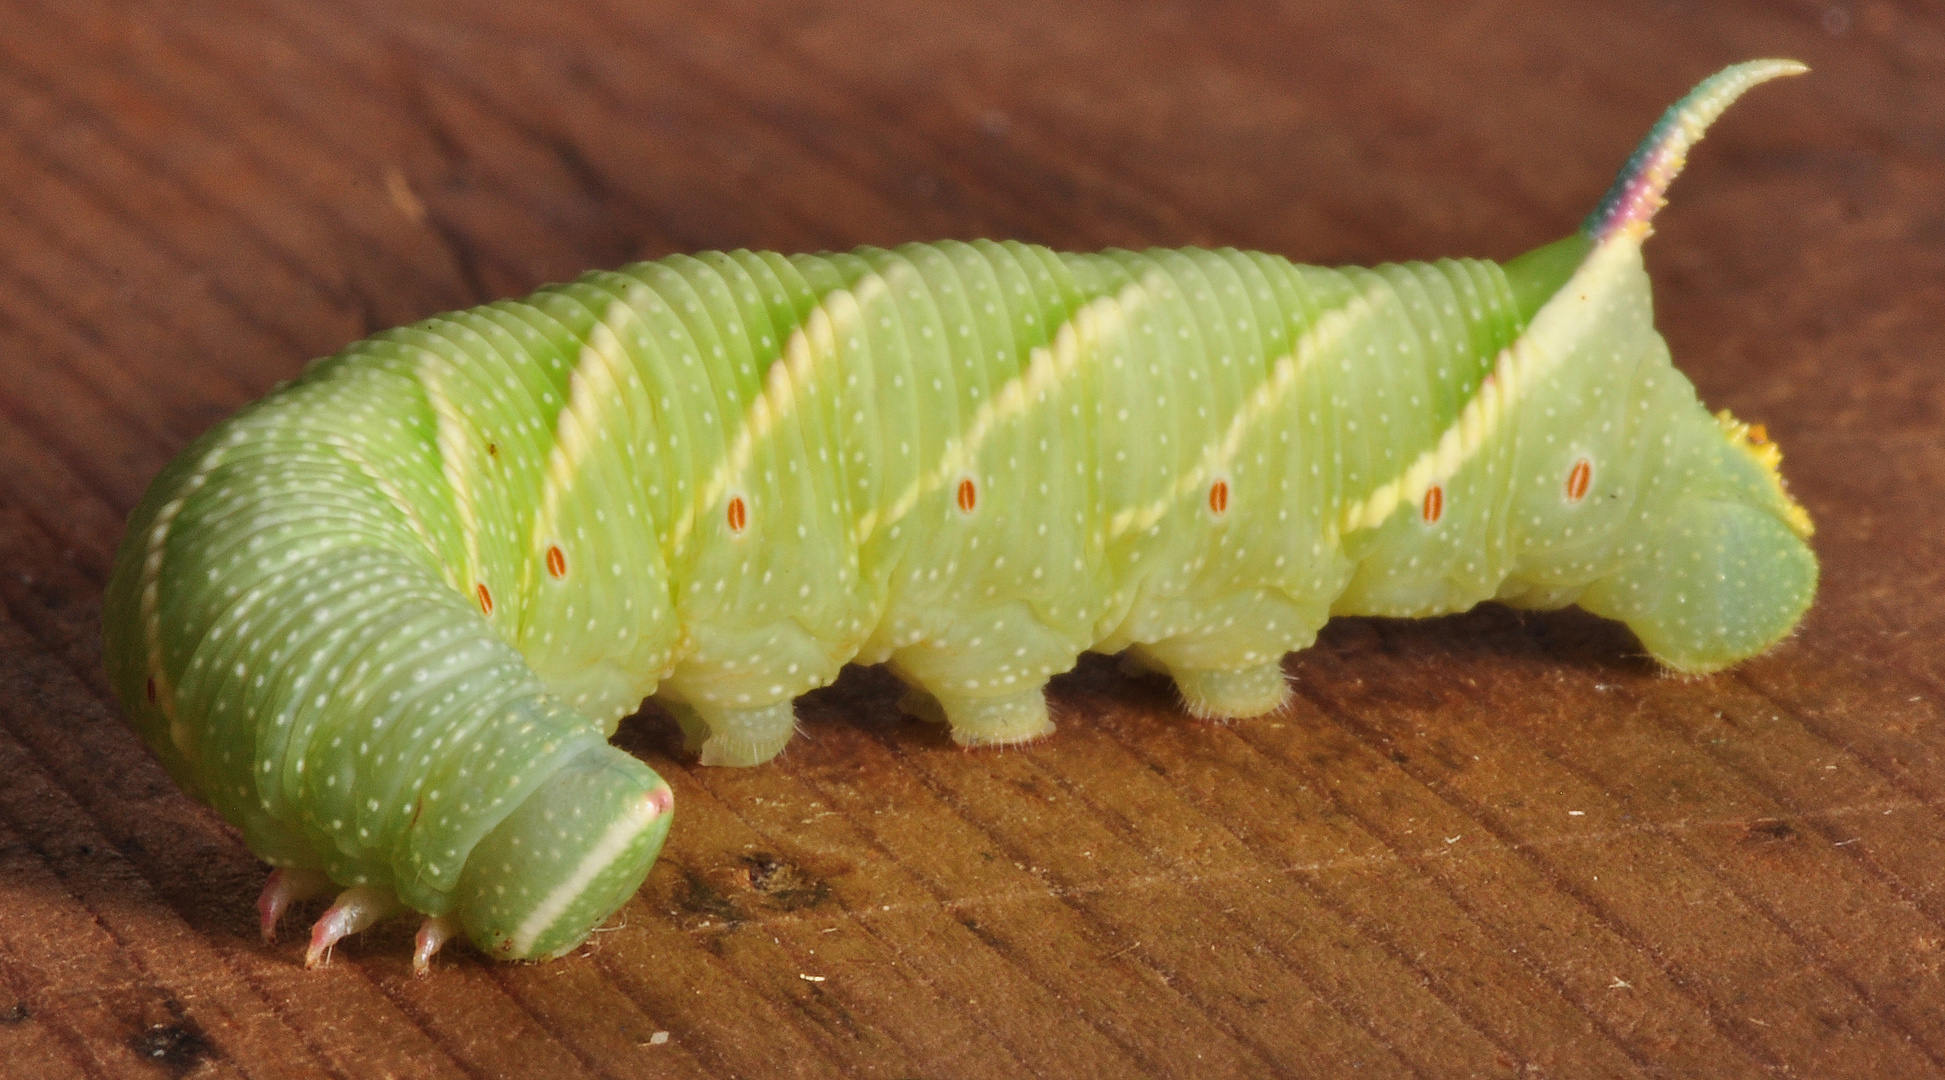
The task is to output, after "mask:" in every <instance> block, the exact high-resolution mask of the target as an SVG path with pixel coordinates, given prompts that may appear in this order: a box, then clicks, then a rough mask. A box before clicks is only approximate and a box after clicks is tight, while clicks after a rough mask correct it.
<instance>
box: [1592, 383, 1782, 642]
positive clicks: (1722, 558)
mask: <svg viewBox="0 0 1945 1080" xmlns="http://www.w3.org/2000/svg"><path fill="white" fill-rule="evenodd" d="M1714 420H1715V423H1713V424H1709V423H1706V422H1700V421H1698V422H1697V423H1694V424H1691V425H1688V427H1689V429H1690V431H1691V433H1692V434H1691V436H1690V438H1689V439H1688V440H1686V441H1687V442H1688V443H1689V444H1690V450H1689V452H1688V453H1687V454H1685V455H1682V458H1683V459H1685V460H1686V461H1688V462H1689V465H1688V466H1687V467H1685V468H1684V469H1683V471H1682V475H1684V476H1687V477H1691V478H1692V479H1690V480H1689V482H1688V484H1687V485H1686V487H1685V489H1684V490H1683V491H1682V492H1681V494H1680V495H1679V496H1678V497H1677V498H1675V499H1674V500H1673V501H1672V503H1671V504H1670V505H1669V507H1668V512H1667V513H1666V514H1664V515H1662V516H1661V517H1660V519H1659V520H1658V521H1656V522H1654V523H1653V524H1652V525H1651V526H1650V527H1649V528H1648V530H1647V535H1646V539H1645V540H1643V541H1642V543H1643V544H1644V545H1645V547H1646V550H1647V557H1646V558H1644V559H1642V560H1640V561H1638V562H1636V563H1634V564H1633V565H1630V566H1628V567H1627V568H1625V569H1623V570H1621V571H1620V572H1618V573H1615V574H1613V575H1610V576H1608V577H1606V578H1603V579H1601V580H1599V581H1596V582H1594V584H1593V585H1592V586H1590V587H1589V588H1588V590H1587V592H1586V593H1585V594H1583V595H1582V597H1581V600H1580V603H1581V606H1583V607H1585V608H1587V609H1588V610H1590V611H1594V612H1596V613H1598V614H1603V615H1609V616H1611V617H1614V618H1619V619H1621V620H1622V621H1624V622H1626V623H1627V624H1628V626H1629V627H1630V628H1631V629H1632V630H1634V632H1635V635H1636V636H1637V637H1639V638H1640V639H1641V643H1642V644H1643V645H1645V646H1647V648H1648V651H1649V652H1650V653H1651V654H1653V655H1654V657H1655V659H1657V660H1659V661H1660V662H1661V663H1663V664H1665V665H1667V666H1668V667H1669V668H1672V669H1673V670H1675V671H1677V672H1681V673H1683V674H1687V675H1700V674H1705V673H1707V672H1711V671H1715V670H1718V669H1720V668H1724V667H1727V666H1729V665H1730V664H1733V663H1735V662H1736V661H1738V660H1741V659H1743V658H1745V657H1749V656H1754V655H1756V654H1757V653H1760V652H1762V651H1763V650H1765V649H1767V648H1769V647H1770V646H1771V645H1774V644H1775V643H1776V642H1778V641H1779V640H1781V639H1782V638H1783V637H1785V636H1786V635H1788V634H1789V632H1790V630H1791V629H1792V628H1794V627H1795V626H1796V624H1797V622H1798V620H1800V619H1801V618H1802V617H1803V613H1804V612H1805V611H1806V610H1808V609H1809V607H1810V601H1811V599H1812V598H1813V597H1814V595H1815V594H1816V589H1817V558H1816V555H1815V554H1814V553H1813V552H1812V551H1811V550H1810V545H1809V542H1808V541H1809V537H1810V534H1811V532H1812V526H1811V523H1810V515H1809V514H1808V513H1806V512H1805V511H1804V509H1803V507H1802V506H1801V505H1800V504H1798V503H1797V501H1796V500H1795V499H1792V498H1791V497H1790V495H1789V493H1788V492H1787V491H1786V490H1785V489H1784V487H1783V480H1782V475H1781V473H1780V472H1779V471H1778V466H1779V465H1780V464H1781V461H1782V452H1781V451H1780V450H1778V449H1777V447H1776V444H1775V443H1772V442H1770V441H1769V439H1768V436H1767V434H1766V433H1764V432H1763V431H1762V429H1761V428H1759V427H1752V426H1750V425H1747V424H1743V423H1740V422H1738V421H1737V420H1735V419H1734V418H1733V417H1731V416H1730V415H1729V414H1728V413H1727V412H1722V413H1719V414H1717V415H1716V417H1715V418H1714Z"/></svg>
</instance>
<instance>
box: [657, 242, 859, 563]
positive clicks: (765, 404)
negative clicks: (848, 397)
mask: <svg viewBox="0 0 1945 1080" xmlns="http://www.w3.org/2000/svg"><path fill="white" fill-rule="evenodd" d="M889 294H890V287H889V286H888V285H887V284H886V283H885V280H884V279H883V278H881V277H879V276H878V275H877V274H871V275H869V276H866V277H864V278H860V279H859V281H858V283H857V284H856V285H854V286H852V287H851V288H849V289H833V290H831V291H830V292H828V293H826V294H825V295H824V299H823V300H821V301H819V302H818V304H817V306H816V307H814V308H812V309H811V310H810V314H809V315H807V316H805V318H804V321H803V322H802V323H800V324H798V326H797V328H796V329H795V330H793V331H791V334H790V340H789V341H787V342H785V343H784V347H783V351H782V352H781V354H779V355H778V357H777V359H776V360H775V361H774V362H772V363H771V365H770V370H769V372H768V373H767V374H766V376H765V378H764V381H763V391H762V393H760V394H758V395H757V396H756V398H755V399H754V400H752V401H751V402H750V405H749V408H748V410H747V411H746V413H745V414H744V417H743V423H742V424H740V425H738V427H737V429H736V437H735V440H734V441H733V442H732V443H731V444H730V450H729V454H728V456H726V457H725V458H724V459H723V460H722V462H721V463H720V464H718V465H717V467H716V469H715V471H714V472H712V473H711V474H710V476H709V480H708V482H707V483H705V484H703V485H702V486H701V487H700V488H698V489H697V492H696V501H695V503H694V504H693V505H691V506H689V507H688V508H687V509H685V510H683V512H682V514H681V516H680V517H678V518H677V519H676V521H675V524H674V527H673V528H672V529H671V530H670V531H669V550H670V551H672V552H680V551H681V550H682V549H683V545H685V544H686V543H687V542H688V540H689V537H690V535H691V534H693V533H694V532H695V528H696V522H697V520H698V519H699V517H700V515H701V514H702V513H703V512H704V511H705V510H708V509H710V508H712V507H714V506H715V505H716V504H717V503H718V502H720V501H722V500H723V499H724V498H726V497H727V496H728V494H729V492H730V491H731V490H732V489H734V488H737V487H740V486H741V485H742V484H743V482H744V479H745V476H746V474H747V473H748V472H749V469H750V464H751V463H752V462H753V461H755V460H756V450H757V446H758V444H760V443H761V442H762V441H763V440H764V439H767V438H769V437H770V435H771V434H772V433H774V432H775V431H776V430H777V426H778V425H779V424H781V423H782V422H783V420H784V418H785V417H787V416H789V415H790V414H791V413H792V412H794V411H795V410H796V409H797V403H798V402H799V400H801V398H802V397H803V396H804V395H805V394H806V392H807V391H808V389H809V387H810V383H811V380H812V379H815V378H817V377H818V376H819V375H820V374H821V373H822V368H823V366H824V365H825V363H826V362H827V361H829V360H831V359H834V358H835V357H836V356H837V355H838V353H839V349H838V341H839V340H840V339H842V338H845V337H848V336H850V335H851V334H853V333H855V332H856V330H857V328H858V327H859V326H860V325H862V324H863V322H864V312H865V309H867V308H869V307H870V306H871V305H872V304H874V303H876V302H877V301H878V300H879V299H880V298H882V297H885V296H887V295H889Z"/></svg>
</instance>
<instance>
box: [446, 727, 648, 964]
mask: <svg viewBox="0 0 1945 1080" xmlns="http://www.w3.org/2000/svg"><path fill="white" fill-rule="evenodd" d="M673 801H674V797H673V794H672V793H671V792H670V790H669V786H668V784H667V783H665V782H664V781H663V780H662V778H661V777H659V776H656V775H655V773H654V772H653V771H651V770H650V769H649V768H648V766H646V765H643V764H642V763H641V762H639V761H637V760H635V759H634V758H632V757H630V756H629V755H627V754H626V753H623V752H622V751H620V750H617V749H615V748H614V747H612V746H606V745H603V746H598V747H591V748H590V749H589V750H588V751H587V752H586V753H584V754H581V755H580V756H579V757H576V758H574V759H573V760H571V761H569V762H568V763H567V764H566V765H564V766H562V768H561V769H560V770H559V771H558V772H556V773H555V774H554V775H553V776H552V777H550V778H549V779H548V780H547V781H546V782H545V783H543V784H541V785H540V787H538V788H536V789H535V790H534V792H533V794H531V795H529V796H528V797H527V799H526V801H525V802H523V803H521V804H520V805H519V806H518V807H516V808H515V809H514V811H513V813H511V814H509V815H507V817H506V820H504V821H502V822H500V824H499V825H498V826H496V827H495V828H494V829H493V831H492V832H490V833H488V834H487V835H486V837H485V838H484V839H483V840H481V841H480V842H479V845H478V846H477V847H475V848H474V849H473V852H472V854H471V856H470V857H468V859H467V860H466V869H465V871H464V872H463V873H462V874H461V876H460V884H459V903H458V906H457V908H456V914H457V915H458V918H459V923H460V927H461V929H463V930H464V931H465V933H466V935H467V937H469V938H471V939H472V942H473V944H474V945H475V946H477V947H478V948H479V950H480V951H481V952H483V953H485V954H486V955H488V956H491V957H494V958H496V959H500V960H543V959H551V958H553V957H556V956H560V955H561V954H563V953H565V952H567V951H568V950H570V949H572V948H574V947H575V946H576V945H579V944H580V943H581V942H582V941H583V940H585V939H586V938H587V936H588V934H589V933H590V932H591V931H593V929H594V928H595V926H596V925H598V924H599V923H600V922H601V920H603V919H606V918H607V917H608V916H609V915H610V914H612V913H613V912H614V910H615V909H616V908H618V907H620V906H621V904H622V902H623V901H625V900H627V899H628V897H629V896H630V895H631V894H632V893H634V891H635V890H636V889H637V888H639V887H641V883H642V879H643V878H644V877H646V876H647V874H648V868H649V866H650V865H651V864H653V863H654V862H655V856H656V854H657V853H659V852H660V851H661V850H662V841H663V840H664V839H665V838H666V837H667V836H668V832H669V821H670V819H671V817H672V812H671V807H672V805H673Z"/></svg>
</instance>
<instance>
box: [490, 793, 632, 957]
mask: <svg viewBox="0 0 1945 1080" xmlns="http://www.w3.org/2000/svg"><path fill="white" fill-rule="evenodd" d="M633 802H634V806H633V807H631V808H630V809H629V810H627V811H626V812H625V813H623V814H622V815H621V816H620V817H618V818H616V819H615V820H614V822H613V824H610V825H609V826H608V828H607V830H606V831H604V832H603V833H602V834H601V839H600V840H598V841H596V842H595V845H594V847H592V848H590V849H588V853H587V854H586V855H583V856H582V857H581V863H580V865H578V866H576V867H575V868H574V872H573V873H572V874H569V875H568V876H567V878H566V879H565V880H563V881H562V882H561V883H560V884H559V885H556V886H554V891H552V892H550V893H548V894H547V895H546V896H545V897H544V898H542V899H541V901H540V903H539V905H537V906H536V907H535V908H534V909H533V910H532V911H530V912H528V913H527V917H526V918H525V919H522V920H521V921H520V925H519V927H517V928H516V929H515V930H514V931H513V955H514V956H518V957H525V956H526V955H527V953H528V951H529V950H531V949H532V948H533V947H534V942H535V941H538V940H539V939H540V935H541V934H544V933H546V932H547V928H548V927H551V926H553V925H554V923H555V921H556V920H558V919H559V918H560V917H561V916H562V915H563V914H565V913H566V912H567V909H568V907H569V906H570V905H572V904H573V903H574V901H575V900H576V899H577V898H579V897H580V895H581V893H582V892H583V891H585V890H586V889H587V887H588V886H589V885H591V884H593V882H594V879H595V878H597V877H599V876H601V872H602V871H603V870H606V869H607V868H608V867H609V866H611V865H613V864H614V861H615V860H616V859H619V858H621V856H622V855H623V854H625V853H626V852H627V851H628V846H629V845H630V844H633V843H634V842H635V838H636V837H638V836H640V835H641V834H642V832H643V831H644V830H646V829H647V828H648V827H649V826H650V825H653V824H655V819H656V818H658V817H660V816H661V815H662V811H661V808H660V807H658V806H657V805H655V801H654V800H653V799H651V798H649V797H648V796H646V795H644V796H642V797H641V798H640V799H637V800H633Z"/></svg>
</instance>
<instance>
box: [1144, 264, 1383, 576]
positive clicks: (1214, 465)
mask: <svg viewBox="0 0 1945 1080" xmlns="http://www.w3.org/2000/svg"><path fill="white" fill-rule="evenodd" d="M1383 295H1384V294H1382V293H1380V292H1378V291H1377V290H1375V289H1372V290H1367V291H1365V292H1362V293H1359V294H1358V295H1356V296H1353V297H1351V299H1350V300H1349V301H1348V302H1347V303H1346V304H1345V305H1344V306H1343V307H1341V308H1334V309H1332V310H1330V311H1327V312H1325V313H1324V314H1323V315H1321V316H1320V317H1318V319H1317V321H1316V322H1314V323H1312V324H1311V325H1310V326H1309V328H1308V329H1306V330H1305V331H1304V332H1303V336H1302V337H1300V338H1298V339H1297V344H1296V347H1295V348H1294V349H1292V350H1291V351H1290V352H1289V353H1287V354H1285V355H1284V356H1282V357H1280V358H1278V360H1277V361H1276V363H1275V364H1274V365H1273V366H1272V367H1271V372H1270V377H1269V378H1268V379H1265V380H1264V381H1263V382H1262V383H1261V384H1259V385H1258V386H1257V387H1256V389H1255V390H1254V391H1253V392H1251V394H1250V398H1249V401H1248V402H1247V403H1245V405H1244V406H1243V408H1242V409H1240V410H1238V411H1237V413H1236V415H1235V416H1233V417H1231V418H1230V420H1229V429H1228V430H1227V431H1226V432H1224V433H1223V437H1222V441H1221V442H1219V443H1215V444H1212V445H1210V446H1209V447H1206V448H1205V449H1204V450H1203V452H1202V459H1201V460H1200V461H1199V462H1197V463H1196V466H1195V468H1193V469H1190V470H1189V471H1187V472H1186V473H1184V474H1183V475H1182V476H1181V477H1180V478H1178V479H1177V480H1176V482H1175V486H1174V487H1173V488H1172V489H1171V490H1170V491H1168V493H1166V494H1164V495H1162V496H1161V497H1160V498H1158V499H1156V500H1155V501H1153V502H1151V503H1149V504H1148V505H1147V506H1143V507H1140V508H1135V507H1130V508H1128V509H1125V510H1122V511H1121V512H1120V513H1118V514H1116V515H1114V517H1113V519H1112V520H1111V521H1109V523H1108V539H1110V540H1113V539H1118V538H1120V537H1122V536H1125V535H1127V534H1129V533H1131V532H1139V531H1141V530H1143V529H1147V528H1150V527H1152V526H1153V525H1154V524H1155V523H1156V522H1158V521H1160V520H1162V518H1164V517H1167V516H1168V514H1169V512H1170V510H1171V509H1172V508H1173V507H1174V506H1175V505H1176V504H1177V503H1179V502H1181V501H1182V500H1184V499H1189V498H1196V499H1200V498H1201V497H1202V494H1203V492H1202V489H1203V487H1204V485H1206V484H1208V483H1209V481H1210V480H1211V479H1213V478H1214V477H1217V476H1220V475H1222V474H1224V473H1226V472H1227V471H1228V470H1229V467H1230V466H1231V465H1233V464H1234V463H1235V461H1236V456H1237V455H1238V454H1240V453H1241V452H1242V449H1243V441H1244V440H1245V439H1246V438H1248V437H1249V434H1250V432H1251V430H1252V429H1254V428H1255V427H1256V426H1257V425H1258V424H1260V423H1262V422H1263V421H1264V420H1266V419H1267V418H1269V417H1271V416H1274V415H1276V413H1277V410H1278V409H1280V408H1282V406H1283V400H1284V398H1286V397H1288V396H1289V394H1290V392H1291V391H1292V390H1294V389H1295V388H1296V386H1297V380H1298V378H1299V377H1300V376H1301V375H1302V374H1303V373H1304V372H1305V371H1307V370H1309V368H1310V366H1311V365H1312V364H1313V363H1315V362H1316V360H1317V358H1318V357H1319V356H1324V355H1328V354H1329V352H1330V351H1331V350H1333V349H1336V348H1338V347H1339V346H1340V345H1341V344H1342V343H1343V341H1344V338H1345V336H1346V335H1347V334H1349V333H1350V332H1351V331H1352V330H1353V329H1355V328H1357V327H1358V326H1359V325H1361V324H1362V323H1364V322H1365V321H1367V320H1368V319H1369V318H1370V316H1371V315H1372V314H1374V313H1375V312H1376V311H1377V308H1378V304H1379V302H1381V301H1382V299H1383Z"/></svg>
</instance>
